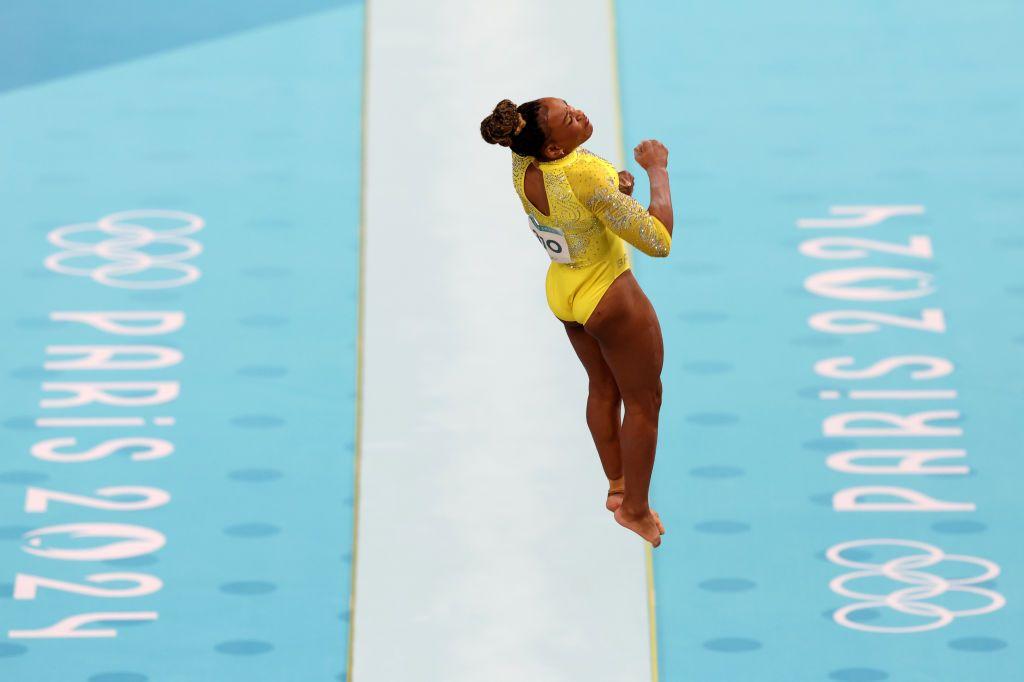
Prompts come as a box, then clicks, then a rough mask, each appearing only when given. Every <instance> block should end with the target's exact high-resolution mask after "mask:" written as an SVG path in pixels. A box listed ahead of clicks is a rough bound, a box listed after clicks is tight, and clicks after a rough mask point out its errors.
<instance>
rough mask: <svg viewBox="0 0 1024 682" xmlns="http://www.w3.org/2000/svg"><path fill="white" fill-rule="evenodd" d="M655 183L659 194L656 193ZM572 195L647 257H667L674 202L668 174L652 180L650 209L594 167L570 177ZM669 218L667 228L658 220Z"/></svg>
mask: <svg viewBox="0 0 1024 682" xmlns="http://www.w3.org/2000/svg"><path fill="white" fill-rule="evenodd" d="M655 182H659V183H660V184H658V193H657V194H655ZM570 183H571V184H572V188H573V192H574V193H575V194H576V197H577V198H578V199H579V200H580V202H581V203H582V204H583V205H584V206H586V208H587V210H588V211H590V212H591V213H593V214H594V215H596V216H597V217H598V218H599V219H600V220H601V222H602V223H604V225H605V227H607V228H608V229H609V230H611V231H612V232H614V233H615V234H616V235H618V236H619V237H621V238H622V239H623V240H625V241H627V242H629V243H630V244H632V245H633V246H635V247H636V248H638V249H640V250H641V251H643V252H644V253H645V254H647V255H648V256H655V257H664V256H667V255H668V254H669V251H670V250H671V248H672V230H671V228H670V227H669V226H670V225H671V221H672V203H671V198H670V197H669V196H668V173H667V172H665V173H664V178H663V179H661V178H658V176H657V175H655V176H652V178H651V210H650V211H649V212H648V210H647V209H645V208H644V207H643V206H642V205H641V204H640V202H638V201H637V200H636V199H634V198H633V197H631V196H627V195H626V194H623V193H622V192H620V191H619V188H618V183H617V178H616V177H615V176H614V175H610V174H609V173H607V172H603V170H602V169H601V168H600V167H598V166H596V165H594V166H591V167H589V168H586V169H585V170H584V172H582V173H579V174H575V175H574V177H571V178H570ZM659 214H660V216H664V217H666V218H667V219H668V221H669V225H666V224H665V223H664V222H663V221H662V220H661V219H660V217H659Z"/></svg>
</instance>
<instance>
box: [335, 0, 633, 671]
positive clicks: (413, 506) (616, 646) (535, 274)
mask: <svg viewBox="0 0 1024 682" xmlns="http://www.w3.org/2000/svg"><path fill="white" fill-rule="evenodd" d="M368 5H369V7H368V15H369V16H368V21H369V26H368V33H367V40H368V72H367V78H368V93H367V97H368V101H367V103H366V106H367V110H366V125H367V130H366V137H365V140H366V164H365V170H366V177H365V183H366V184H365V190H364V191H365V193H366V194H365V209H366V213H365V232H364V235H365V247H364V248H365V252H364V254H365V255H364V258H365V260H364V271H363V277H364V287H365V288H364V293H363V295H364V303H365V308H364V337H363V354H362V358H363V403H362V409H363V413H362V414H363V420H362V450H361V476H360V499H359V509H358V545H357V549H356V556H355V560H356V578H355V602H354V614H353V627H354V631H353V633H354V634H353V667H352V680H351V682H526V681H529V682H649V681H650V680H651V663H650V656H651V653H650V652H651V645H650V633H649V629H648V611H647V586H646V579H645V555H644V543H643V541H642V540H641V539H640V538H639V537H637V536H635V535H632V534H630V533H628V532H627V531H625V530H624V529H622V528H620V527H619V526H618V525H616V523H615V521H614V520H613V519H612V516H611V514H610V513H609V512H608V511H606V510H605V508H604V500H605V493H606V490H607V481H606V479H605V478H604V475H603V473H602V470H601V467H600V463H599V461H598V457H597V453H596V451H595V449H594V446H593V443H592V441H591V438H590V433H589V431H588V430H587V426H586V422H585V406H586V395H587V378H586V373H585V372H584V370H583V367H582V365H581V364H580V362H579V360H578V359H577V358H576V355H575V354H574V353H573V350H572V347H571V346H570V345H569V341H568V339H567V337H566V335H565V331H564V329H563V327H562V325H561V323H560V322H558V321H557V320H556V319H555V317H554V316H553V315H552V314H551V312H550V311H549V310H548V308H547V304H546V303H545V300H544V275H545V272H546V269H547V265H548V262H549V261H548V258H547V256H546V255H545V254H544V252H543V251H542V250H541V249H540V247H539V246H538V245H537V243H536V239H535V238H534V237H533V235H532V234H531V233H530V230H529V228H528V227H527V218H526V215H525V214H524V213H523V210H522V207H521V205H520V204H519V200H518V198H517V197H516V194H515V191H514V190H513V187H512V181H511V158H510V152H509V151H508V150H507V149H505V148H502V147H498V146H492V145H488V144H486V143H485V142H484V141H483V140H482V139H481V137H480V133H479V126H480V121H481V119H483V118H484V116H486V115H487V114H489V113H490V111H491V109H492V108H493V107H494V105H495V104H496V103H497V102H498V101H499V100H500V99H502V98H505V97H507V98H509V99H512V100H513V101H514V102H516V103H517V104H519V103H522V102H524V101H527V100H530V99H535V98H537V97H544V96H554V97H562V98H564V99H566V100H567V101H568V102H570V103H571V104H573V105H576V106H578V107H579V108H581V109H583V110H584V111H585V112H586V113H587V115H588V116H589V117H590V120H591V121H592V122H593V123H594V129H595V132H594V136H593V137H592V138H591V140H590V141H589V142H588V143H587V144H586V145H584V146H585V147H586V148H588V149H590V150H591V151H593V152H595V153H597V154H599V155H601V156H604V157H605V158H607V159H609V160H611V161H612V162H614V163H616V164H618V165H619V167H620V168H621V167H622V166H621V158H620V153H619V147H618V144H619V143H618V126H619V121H618V107H617V102H616V101H615V97H616V94H615V82H614V71H613V64H612V54H613V52H612V26H611V15H610V11H609V8H608V6H607V5H606V3H604V2H592V1H589V0H559V2H551V1H550V0H516V1H515V2H506V3H490V2H474V1H472V0H434V1H432V2H409V0H369V2H368Z"/></svg>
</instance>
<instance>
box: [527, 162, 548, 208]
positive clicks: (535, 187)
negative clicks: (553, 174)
mask: <svg viewBox="0 0 1024 682" xmlns="http://www.w3.org/2000/svg"><path fill="white" fill-rule="evenodd" d="M523 194H525V195H526V200H527V201H529V202H530V203H531V204H533V207H534V208H535V209H537V210H538V211H540V212H541V213H542V214H543V215H545V216H548V217H550V216H551V205H550V204H549V203H548V193H547V190H546V189H545V188H544V172H543V171H541V169H539V168H537V167H536V166H534V165H533V162H530V164H529V165H528V166H526V173H525V174H524V175H523Z"/></svg>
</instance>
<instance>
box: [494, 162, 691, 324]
mask: <svg viewBox="0 0 1024 682" xmlns="http://www.w3.org/2000/svg"><path fill="white" fill-rule="evenodd" d="M533 160H534V157H532V156H520V155H518V154H516V153H515V152H513V153H512V180H513V183H514V184H515V188H516V193H517V194H519V199H520V200H521V201H522V203H523V210H525V211H526V214H527V215H528V216H529V218H530V227H531V229H532V230H533V232H534V234H535V235H536V236H537V239H538V241H540V243H541V245H542V246H544V249H545V251H547V253H548V256H550V257H551V265H550V266H549V267H548V273H547V278H546V281H545V289H546V293H547V300H548V307H549V308H551V312H553V313H554V314H555V316H556V317H558V318H559V319H560V320H563V321H566V322H572V321H575V322H579V323H580V324H585V323H586V321H587V319H589V318H590V314H591V313H592V312H593V311H594V308H596V307H597V304H598V302H599V301H600V300H601V296H603V295H604V292H605V291H606V290H607V289H608V287H609V286H611V283H612V282H613V281H615V278H616V277H618V276H619V275H620V274H622V273H623V272H624V271H626V270H628V269H629V268H630V261H629V253H628V251H627V250H626V245H625V243H624V242H623V240H625V241H627V242H629V243H630V244H632V245H633V246H635V247H636V248H638V249H640V250H641V251H642V252H644V253H645V254H647V255H649V256H661V257H664V256H667V255H668V253H669V250H670V249H671V246H672V235H670V234H669V232H668V230H667V229H666V228H665V226H664V225H663V224H662V222H661V221H660V220H658V219H657V218H655V217H654V216H652V215H651V214H650V213H648V212H647V209H645V208H644V207H643V206H642V205H641V204H640V203H639V202H638V201H637V200H636V199H634V198H632V197H630V196H628V195H626V194H623V193H622V192H620V191H619V176H618V173H617V172H616V170H615V166H613V165H612V164H611V163H609V162H608V161H606V160H605V159H602V158H601V157H600V156H597V155H596V154H593V153H591V152H589V151H587V150H586V149H583V148H579V147H578V148H576V149H575V150H573V151H572V152H570V153H569V154H567V155H566V156H564V157H562V158H561V159H557V160H555V161H541V162H538V163H537V167H538V168H539V169H540V170H541V172H542V173H543V176H544V191H545V192H546V193H547V198H548V207H549V211H550V215H544V214H543V213H541V212H540V211H538V210H537V208H536V207H535V206H534V205H533V204H532V203H530V200H529V199H527V198H526V190H525V187H524V184H523V183H524V180H525V178H526V168H527V167H528V166H529V165H530V163H531V162H532V161H533Z"/></svg>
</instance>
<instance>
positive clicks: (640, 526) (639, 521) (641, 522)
mask: <svg viewBox="0 0 1024 682" xmlns="http://www.w3.org/2000/svg"><path fill="white" fill-rule="evenodd" d="M615 520H616V521H617V522H618V523H619V525H620V526H622V527H624V528H628V529H629V530H631V531H633V532H634V533H636V534H637V535H639V536H640V537H642V538H643V539H644V540H647V542H649V543H651V545H652V546H654V547H657V546H658V545H660V544H661V536H662V534H664V532H665V526H663V525H662V523H661V519H660V518H658V514H657V512H655V511H654V510H653V509H651V508H649V507H648V508H645V509H644V510H643V511H640V512H634V513H630V512H628V511H626V506H625V505H622V506H621V507H619V508H618V509H616V510H615Z"/></svg>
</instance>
